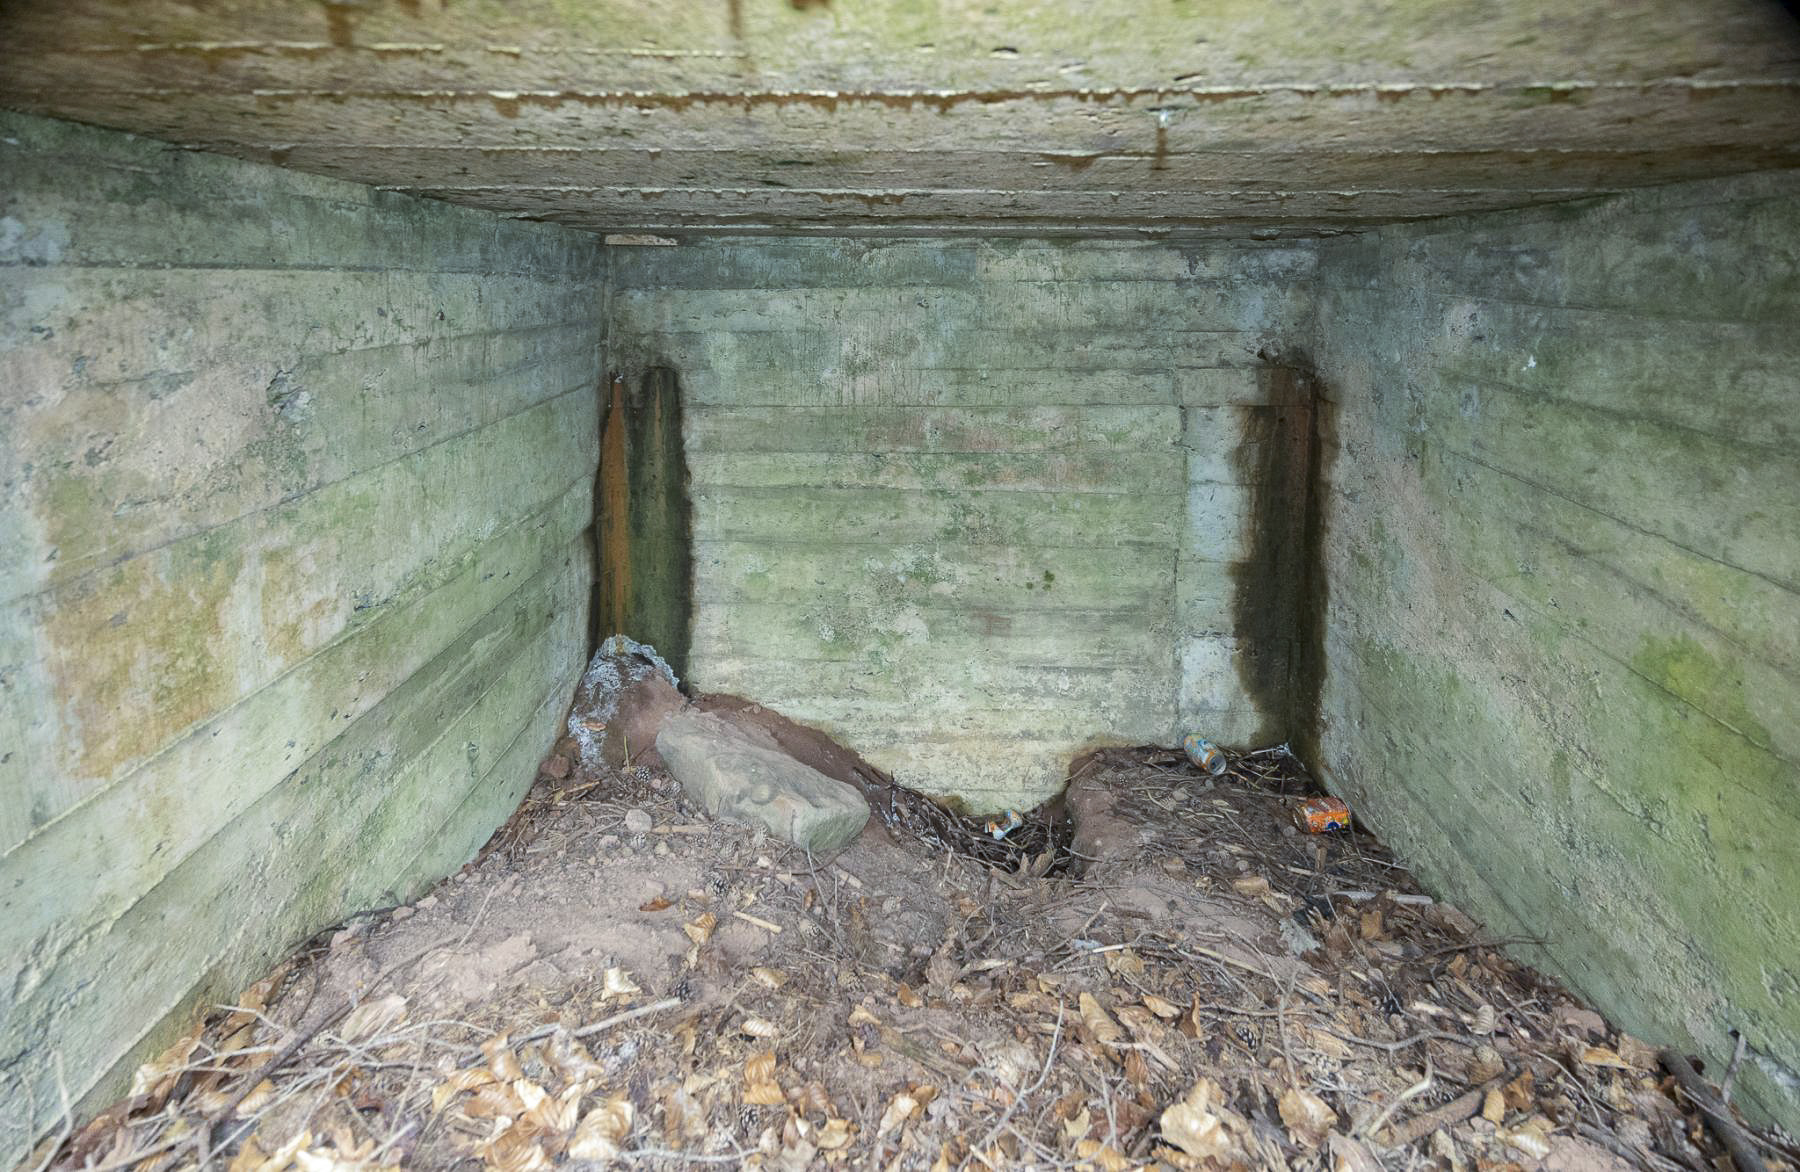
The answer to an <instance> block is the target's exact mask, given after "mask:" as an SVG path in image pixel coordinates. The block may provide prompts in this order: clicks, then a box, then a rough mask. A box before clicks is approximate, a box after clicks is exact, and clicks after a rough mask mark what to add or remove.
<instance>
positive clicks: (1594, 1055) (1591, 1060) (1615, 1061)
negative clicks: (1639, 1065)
mask: <svg viewBox="0 0 1800 1172" xmlns="http://www.w3.org/2000/svg"><path fill="white" fill-rule="evenodd" d="M1581 1060H1582V1061H1583V1062H1585V1063H1587V1064H1588V1065H1589V1066H1611V1067H1614V1068H1615V1069H1618V1070H1630V1069H1631V1063H1629V1062H1627V1061H1625V1059H1623V1058H1621V1057H1619V1052H1618V1051H1617V1050H1609V1049H1607V1048H1606V1047H1605V1046H1589V1047H1588V1048H1587V1049H1585V1050H1583V1051H1582V1052H1581Z"/></svg>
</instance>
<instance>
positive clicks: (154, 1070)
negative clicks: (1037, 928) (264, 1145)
mask: <svg viewBox="0 0 1800 1172" xmlns="http://www.w3.org/2000/svg"><path fill="white" fill-rule="evenodd" d="M205 1027H206V1023H205V1022H204V1021H199V1022H196V1023H194V1028H193V1029H191V1030H189V1031H188V1032H187V1033H185V1034H183V1035H182V1036H181V1037H180V1038H179V1039H177V1040H176V1042H175V1044H174V1045H172V1046H170V1047H169V1048H168V1049H167V1050H164V1051H163V1052H162V1053H161V1054H158V1055H157V1056H156V1057H155V1058H152V1059H151V1060H150V1061H148V1062H146V1063H144V1064H143V1065H142V1066H140V1067H138V1068H137V1071H136V1072H135V1073H134V1074H132V1076H131V1097H132V1098H133V1099H143V1100H144V1101H145V1105H147V1106H150V1107H152V1108H155V1107H160V1106H161V1105H162V1101H163V1100H164V1099H166V1098H168V1096H169V1092H170V1091H172V1090H174V1089H175V1080H176V1079H177V1078H179V1077H180V1074H181V1070H180V1068H181V1067H182V1066H184V1065H186V1063H187V1060H188V1056H189V1055H191V1054H193V1052H194V1048H195V1047H197V1046H199V1045H200V1034H201V1031H202V1030H203V1029H205ZM290 1158H292V1157H291V1156H290Z"/></svg>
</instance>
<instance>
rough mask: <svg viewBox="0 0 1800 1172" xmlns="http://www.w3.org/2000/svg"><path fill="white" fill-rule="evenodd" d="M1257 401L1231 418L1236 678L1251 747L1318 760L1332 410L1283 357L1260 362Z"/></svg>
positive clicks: (1311, 379)
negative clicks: (1252, 726) (1237, 554)
mask: <svg viewBox="0 0 1800 1172" xmlns="http://www.w3.org/2000/svg"><path fill="white" fill-rule="evenodd" d="M1265 361H1267V362H1268V365H1265V366H1263V367H1261V368H1260V369H1259V370H1258V372H1257V374H1258V379H1259V382H1260V384H1261V388H1262V392H1263V393H1262V395H1261V402H1260V403H1257V404H1255V405H1250V406H1242V407H1238V408H1236V410H1237V412H1238V414H1239V435H1240V437H1241V439H1240V441H1239V444H1238V447H1237V450H1236V451H1235V452H1234V453H1233V464H1234V466H1235V471H1236V472H1237V474H1238V476H1239V478H1240V481H1241V482H1242V484H1243V485H1244V488H1245V491H1246V492H1247V493H1248V494H1249V499H1250V507H1249V517H1248V523H1249V527H1250V529H1249V555H1248V556H1247V557H1246V558H1245V559H1244V560H1243V561H1241V562H1238V563H1236V564H1235V565H1233V566H1232V568H1231V578H1232V585H1233V590H1232V620H1233V627H1234V629H1233V634H1234V635H1235V636H1236V638H1237V640H1238V656H1237V670H1238V679H1239V681H1240V682H1241V683H1242V684H1243V686H1244V690H1245V691H1246V692H1247V693H1248V694H1249V696H1250V699H1251V701H1252V702H1253V703H1254V704H1255V706H1256V710H1257V712H1258V713H1259V714H1260V716H1261V724H1260V727H1259V728H1258V729H1257V736H1256V742H1257V744H1258V745H1259V746H1261V745H1268V744H1274V743H1278V742H1281V741H1286V742H1288V743H1289V744H1290V745H1291V746H1292V747H1293V749H1294V751H1295V752H1296V753H1297V754H1299V755H1300V758H1301V760H1302V761H1303V762H1305V763H1307V764H1308V766H1309V767H1311V765H1312V764H1313V763H1314V762H1316V760H1317V757H1318V740H1319V703H1320V691H1321V688H1322V685H1323V683H1324V673H1325V607H1326V583H1325V565H1324V549H1325V534H1326V525H1327V522H1328V519H1329V518H1328V516H1327V504H1328V501H1327V495H1326V494H1327V488H1328V485H1329V483H1330V471H1331V469H1330V465H1331V462H1332V460H1333V458H1334V457H1335V453H1336V444H1337V435H1336V416H1335V404H1334V403H1333V402H1332V400H1331V397H1330V395H1329V393H1328V392H1327V390H1326V388H1325V386H1324V385H1323V384H1322V383H1321V382H1320V380H1319V378H1318V376H1317V375H1316V374H1314V373H1313V372H1312V371H1311V370H1309V369H1307V367H1306V365H1305V364H1301V363H1296V362H1295V361H1293V360H1292V359H1291V358H1284V359H1281V360H1274V359H1267V358H1266V359H1265Z"/></svg>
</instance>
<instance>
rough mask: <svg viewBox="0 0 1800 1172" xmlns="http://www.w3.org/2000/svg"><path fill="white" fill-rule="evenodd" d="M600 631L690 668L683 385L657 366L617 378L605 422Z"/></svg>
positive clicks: (689, 509)
mask: <svg viewBox="0 0 1800 1172" xmlns="http://www.w3.org/2000/svg"><path fill="white" fill-rule="evenodd" d="M598 496H599V513H600V515H599V518H598V521H597V528H598V530H599V550H600V577H599V587H598V597H597V598H596V600H595V608H594V609H595V611H596V613H597V615H598V620H597V621H598V627H597V633H598V636H599V637H600V638H604V637H606V636H607V635H610V634H613V633H614V632H624V633H625V634H627V635H630V636H631V637H632V638H633V639H636V640H638V641H639V642H640V643H648V644H650V645H652V646H653V647H655V648H656V649H657V651H658V652H660V653H661V654H662V656H663V658H664V659H666V660H668V662H669V666H670V667H672V668H674V669H675V672H676V674H677V675H685V674H686V670H687V656H688V651H689V646H690V642H691V638H692V625H693V595H694V589H693V582H694V575H693V552H692V544H693V543H692V540H691V537H692V532H693V506H692V503H691V501H690V499H689V495H688V468H687V458H686V455H685V454H684V452H683V450H682V446H681V385H680V380H679V378H678V377H677V376H676V374H675V372H674V371H673V370H670V369H668V368H666V367H652V368H651V369H649V370H647V371H646V372H645V373H644V376H643V378H642V379H641V380H639V382H638V384H637V386H636V387H635V388H633V387H631V386H630V385H629V384H628V383H627V381H626V379H625V378H624V377H623V376H620V375H615V376H614V378H613V381H612V387H611V392H610V399H609V402H608V404H607V409H606V415H605V418H604V420H603V421H602V423H601V428H600V491H599V494H598Z"/></svg>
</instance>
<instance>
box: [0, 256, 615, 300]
mask: <svg viewBox="0 0 1800 1172" xmlns="http://www.w3.org/2000/svg"><path fill="white" fill-rule="evenodd" d="M0 269H50V270H54V269H78V270H81V271H84V272H94V271H102V272H104V271H117V272H145V271H150V272H158V271H170V272H195V271H198V272H219V273H239V274H261V273H267V274H279V273H365V274H374V275H386V274H390V273H407V274H414V275H419V276H440V275H441V276H454V277H515V278H524V279H527V280H533V281H540V282H542V283H544V284H546V285H550V284H568V283H569V278H567V277H564V276H561V275H559V274H557V273H554V272H544V271H543V270H532V269H496V268H491V267H482V268H466V269H465V268H450V267H445V266H442V265H439V266H436V267H433V268H417V269H415V268H408V267H406V266H404V265H388V264H381V265H350V264H343V263H332V264H286V265H275V266H270V265H266V264H248V263H245V264H228V263H224V262H220V261H174V260H157V261H148V260H147V261H142V262H137V263H133V262H130V261H119V260H109V261H90V260H82V259H81V258H79V257H73V258H64V259H61V260H58V261H57V262H56V263H55V264H54V265H46V264H40V263H37V262H35V261H29V260H8V261H0ZM581 283H583V284H589V285H591V286H592V287H593V288H594V290H595V291H596V292H598V290H599V286H600V282H599V281H591V282H588V281H583V282H581Z"/></svg>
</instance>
